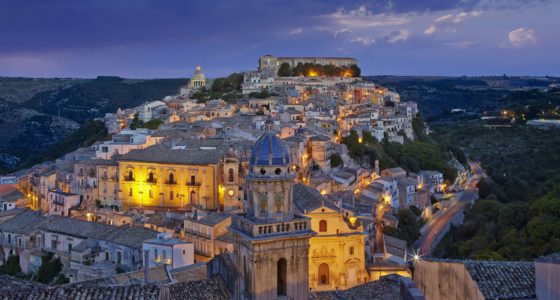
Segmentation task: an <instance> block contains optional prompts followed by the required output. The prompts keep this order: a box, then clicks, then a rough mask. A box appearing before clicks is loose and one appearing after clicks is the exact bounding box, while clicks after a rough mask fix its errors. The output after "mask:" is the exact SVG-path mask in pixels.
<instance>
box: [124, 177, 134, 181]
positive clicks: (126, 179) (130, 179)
mask: <svg viewBox="0 0 560 300" xmlns="http://www.w3.org/2000/svg"><path fill="white" fill-rule="evenodd" d="M124 181H136V179H135V178H134V176H125V177H124Z"/></svg>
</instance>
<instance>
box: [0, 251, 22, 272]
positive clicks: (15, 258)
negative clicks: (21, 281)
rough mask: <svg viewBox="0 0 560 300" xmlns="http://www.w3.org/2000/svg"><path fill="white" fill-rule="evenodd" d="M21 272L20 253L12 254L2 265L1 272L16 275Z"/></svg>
mask: <svg viewBox="0 0 560 300" xmlns="http://www.w3.org/2000/svg"><path fill="white" fill-rule="evenodd" d="M20 272H21V267H20V265H19V255H10V256H9V257H8V260H7V261H6V263H5V264H3V265H2V266H0V274H6V275H11V276H14V275H16V274H18V273H20Z"/></svg>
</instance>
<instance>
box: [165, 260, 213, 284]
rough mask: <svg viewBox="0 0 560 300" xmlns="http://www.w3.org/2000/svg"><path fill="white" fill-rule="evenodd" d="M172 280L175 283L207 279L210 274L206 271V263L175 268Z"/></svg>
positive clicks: (172, 271) (172, 272)
mask: <svg viewBox="0 0 560 300" xmlns="http://www.w3.org/2000/svg"><path fill="white" fill-rule="evenodd" d="M171 278H172V279H173V282H175V283H179V282H189V281H197V280H204V279H207V278H208V272H207V270H206V263H197V264H194V265H190V266H185V267H181V268H175V269H173V270H171Z"/></svg>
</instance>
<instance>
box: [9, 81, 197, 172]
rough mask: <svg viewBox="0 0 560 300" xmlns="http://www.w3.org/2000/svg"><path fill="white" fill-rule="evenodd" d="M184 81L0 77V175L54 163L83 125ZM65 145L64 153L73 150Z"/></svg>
mask: <svg viewBox="0 0 560 300" xmlns="http://www.w3.org/2000/svg"><path fill="white" fill-rule="evenodd" d="M187 82H188V81H187V79H184V78H182V79H152V80H136V79H123V78H119V77H98V78H96V79H59V78H52V79H43V78H41V79H35V78H9V77H0V109H1V110H0V141H2V142H0V173H7V172H10V171H13V170H16V169H18V168H21V167H24V166H27V165H29V164H31V163H35V162H38V161H41V160H43V159H46V158H52V155H50V154H52V151H54V149H60V147H61V146H60V145H61V143H62V142H63V141H65V139H67V138H70V134H71V133H73V132H76V130H78V129H79V128H80V127H81V126H82V125H83V124H84V122H85V121H86V120H89V119H94V118H98V117H102V116H103V115H104V114H105V113H108V112H115V111H116V110H117V109H118V108H128V107H134V106H137V105H140V104H142V103H144V102H146V101H151V100H157V99H161V98H163V97H165V96H167V95H174V94H176V93H177V92H178V90H179V88H180V87H181V86H183V85H185V84H186V83H187ZM82 127H83V129H82V130H84V132H97V131H96V130H97V129H95V130H93V131H92V130H91V126H86V127H84V126H82ZM71 140H72V141H77V139H75V138H74V139H71ZM85 141H88V142H90V143H91V142H93V141H91V140H89V139H85ZM78 144H79V145H81V142H80V143H78ZM78 144H76V145H75V146H78ZM64 145H67V146H66V147H63V148H64V149H68V150H71V149H72V148H74V147H72V146H70V145H68V144H64Z"/></svg>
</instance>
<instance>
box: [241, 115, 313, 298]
mask: <svg viewBox="0 0 560 300" xmlns="http://www.w3.org/2000/svg"><path fill="white" fill-rule="evenodd" d="M269 121H270V120H269ZM269 125H271V124H270V122H268V124H267V126H269ZM294 178H295V173H294V171H293V170H291V168H290V156H289V153H288V150H287V147H286V145H285V144H284V143H283V142H282V141H281V140H280V139H279V138H278V137H276V136H275V135H274V134H273V133H270V132H267V133H265V134H264V135H263V136H262V137H261V138H260V139H259V140H258V141H257V142H256V143H255V145H254V147H253V149H252V151H251V158H250V166H249V174H248V175H247V176H246V177H245V181H246V183H245V184H246V195H247V197H246V198H247V199H246V203H245V205H244V206H245V207H244V214H242V215H237V216H235V217H234V220H233V222H232V226H231V227H230V229H231V231H232V232H233V239H234V253H235V254H234V255H235V258H234V260H235V265H236V269H237V274H238V280H237V283H236V295H235V298H236V299H308V297H309V273H308V272H309V263H308V261H309V239H310V238H311V237H313V236H314V235H315V233H314V232H313V231H312V230H311V223H310V219H309V218H307V217H305V216H303V215H301V214H297V213H296V209H295V206H294V203H293V189H294Z"/></svg>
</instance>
